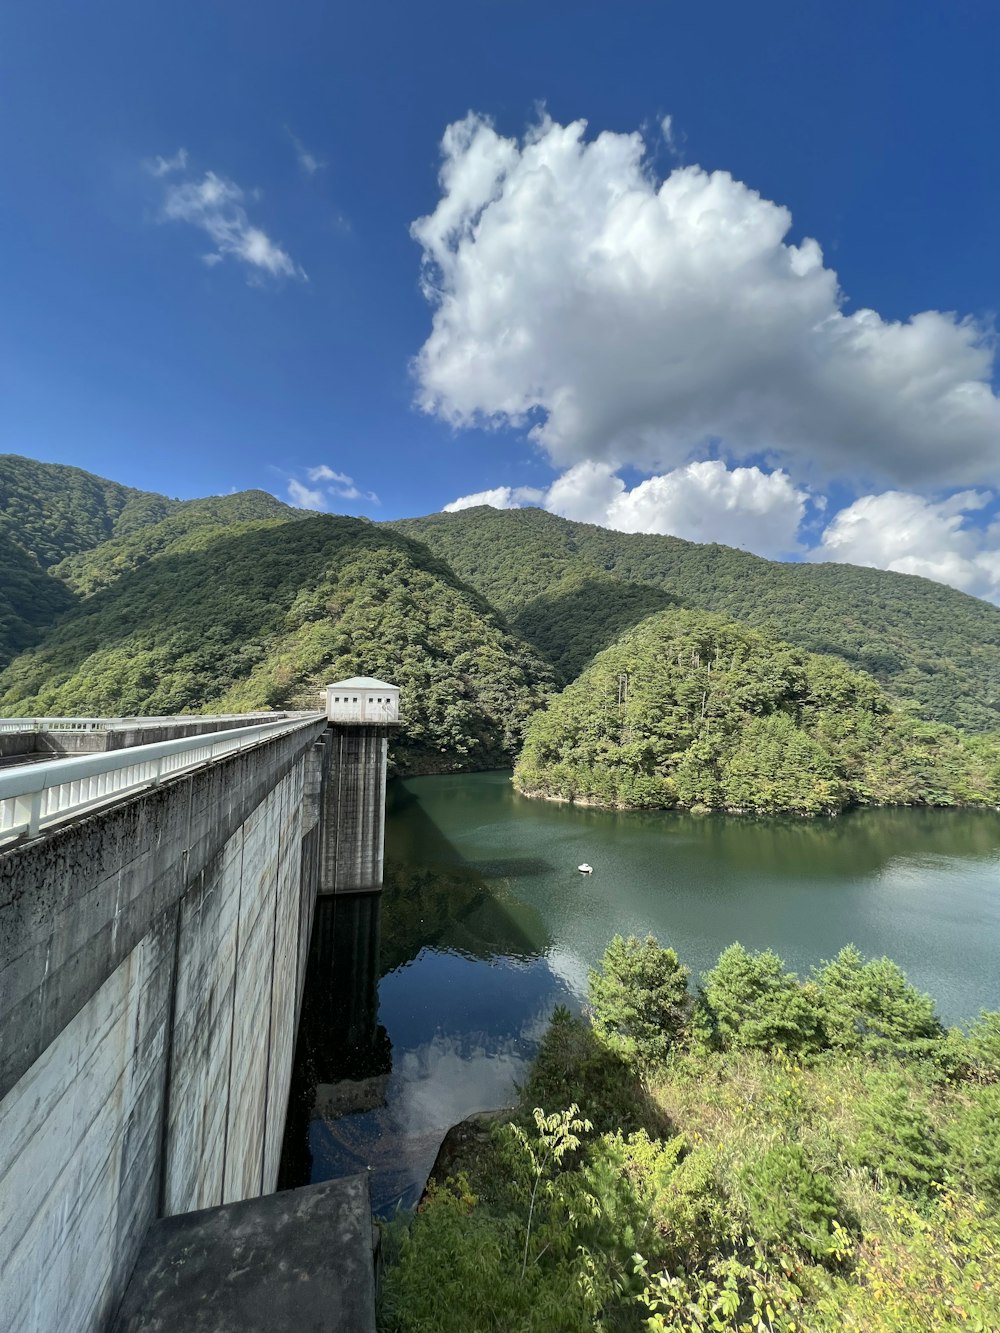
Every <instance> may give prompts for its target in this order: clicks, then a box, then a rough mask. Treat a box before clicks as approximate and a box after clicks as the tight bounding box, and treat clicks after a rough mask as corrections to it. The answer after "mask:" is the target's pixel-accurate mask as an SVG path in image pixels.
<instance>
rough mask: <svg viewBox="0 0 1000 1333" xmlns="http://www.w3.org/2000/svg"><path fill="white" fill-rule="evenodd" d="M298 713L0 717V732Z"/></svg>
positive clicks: (135, 726)
mask: <svg viewBox="0 0 1000 1333" xmlns="http://www.w3.org/2000/svg"><path fill="white" fill-rule="evenodd" d="M298 716H300V715H299V714H298V713H218V714H210V713H171V714H169V715H166V716H164V717H0V733H3V732H11V731H114V730H115V729H117V728H119V727H129V728H130V729H134V730H136V731H142V730H144V729H145V728H147V727H162V726H164V725H165V724H167V723H170V722H181V723H187V722H237V721H239V722H242V721H246V720H247V719H248V718H254V719H256V718H274V719H275V720H279V719H283V718H288V717H298Z"/></svg>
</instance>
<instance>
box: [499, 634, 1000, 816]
mask: <svg viewBox="0 0 1000 1333" xmlns="http://www.w3.org/2000/svg"><path fill="white" fill-rule="evenodd" d="M514 781H515V784H516V785H517V786H518V788H519V789H520V790H521V791H523V792H525V793H526V794H528V795H540V796H551V797H557V798H560V799H564V800H565V799H570V800H582V801H587V802H591V803H595V804H599V805H611V806H615V805H617V806H625V807H631V806H645V807H670V806H686V807H695V808H704V809H710V810H711V809H716V810H717V809H725V810H736V811H741V812H750V813H754V814H758V813H759V814H777V813H783V812H794V813H798V814H819V813H822V812H833V811H838V810H842V809H844V808H845V807H846V806H848V805H856V804H880V805H881V804H901V805H903V804H931V805H953V804H965V803H973V804H976V803H989V804H996V803H997V802H998V800H1000V745H997V744H995V743H993V742H991V741H989V740H987V739H986V738H985V737H983V738H978V737H968V738H966V737H962V736H960V735H959V733H958V732H956V731H955V730H954V729H953V728H951V727H947V726H942V725H940V724H935V723H926V722H920V721H918V720H916V719H914V718H912V717H910V716H909V715H907V714H905V713H903V712H901V711H900V710H899V709H896V708H894V707H893V706H892V705H891V703H890V701H889V699H888V697H887V696H886V694H885V692H884V691H883V690H882V688H881V687H880V686H879V685H878V684H877V682H876V681H874V680H873V679H872V678H871V677H870V676H867V675H865V674H863V673H861V672H856V671H851V670H849V669H848V668H847V667H846V666H845V665H844V664H843V663H842V662H839V661H837V660H836V659H835V658H833V657H825V656H819V655H817V654H811V653H806V652H803V651H802V649H800V648H795V647H793V646H792V645H791V644H788V643H784V642H782V641H781V640H780V639H778V638H776V637H774V636H772V635H771V634H769V633H766V632H760V631H757V630H751V629H749V628H748V627H747V626H746V625H742V624H739V623H737V622H735V621H732V620H727V619H726V618H725V617H723V616H719V615H715V614H713V613H711V612H705V611H685V610H673V611H665V612H661V613H659V614H658V615H654V616H651V617H650V618H649V619H647V620H644V621H643V622H642V623H641V624H639V625H638V626H636V627H635V628H634V629H632V630H630V631H628V632H627V633H626V634H625V635H623V636H622V638H621V639H620V640H619V641H618V642H617V643H616V644H614V645H613V646H612V647H610V648H606V649H605V650H604V651H603V652H601V653H599V654H598V656H597V657H596V658H595V659H594V661H593V663H592V664H591V665H590V666H589V667H588V668H587V669H586V670H585V671H584V672H583V674H582V675H581V676H580V677H579V678H578V679H577V680H576V681H574V682H573V684H571V685H569V686H567V688H566V689H565V690H564V691H563V693H562V694H561V695H559V696H558V697H557V698H555V699H553V700H552V701H551V703H550V705H549V707H548V709H547V710H546V711H544V712H540V713H538V714H537V715H536V716H535V718H534V719H533V720H532V722H531V724H530V726H529V727H528V731H527V735H526V737H525V745H524V749H523V751H522V753H521V757H520V759H519V761H518V764H517V768H516V770H515V774H514Z"/></svg>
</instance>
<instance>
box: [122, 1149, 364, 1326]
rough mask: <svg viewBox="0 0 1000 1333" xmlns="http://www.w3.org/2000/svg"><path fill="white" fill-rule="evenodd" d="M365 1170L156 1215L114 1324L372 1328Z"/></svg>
mask: <svg viewBox="0 0 1000 1333" xmlns="http://www.w3.org/2000/svg"><path fill="white" fill-rule="evenodd" d="M373 1248H374V1247H373V1229H372V1215H371V1204H370V1202H369V1198H368V1177H367V1176H364V1175H356V1176H346V1177H344V1178H343V1179H342V1180H332V1181H329V1182H327V1183H325V1184H322V1185H308V1186H306V1187H305V1188H304V1189H298V1190H286V1191H285V1192H283V1193H281V1194H271V1195H269V1196H268V1197H267V1198H266V1199H250V1200H247V1201H246V1202H244V1203H234V1204H228V1205H226V1206H225V1207H222V1208H212V1209H209V1210H206V1211H204V1212H198V1213H188V1214H187V1215H186V1216H184V1217H171V1218H166V1219H164V1220H163V1221H160V1222H157V1223H155V1225H154V1226H153V1227H152V1228H151V1230H150V1232H149V1236H148V1237H147V1240H146V1243H145V1245H144V1246H143V1250H142V1253H141V1254H140V1256H139V1262H138V1264H137V1265H136V1271H135V1276H134V1277H133V1279H132V1282H131V1283H130V1285H129V1289H128V1292H127V1293H126V1296H125V1300H124V1302H123V1304H122V1308H121V1311H120V1313H119V1315H118V1318H117V1320H116V1322H115V1324H114V1328H113V1333H163V1330H178V1333H180V1331H181V1330H183V1333H278V1331H279V1330H284V1329H289V1330H293V1331H294V1333H375V1275H374V1253H373Z"/></svg>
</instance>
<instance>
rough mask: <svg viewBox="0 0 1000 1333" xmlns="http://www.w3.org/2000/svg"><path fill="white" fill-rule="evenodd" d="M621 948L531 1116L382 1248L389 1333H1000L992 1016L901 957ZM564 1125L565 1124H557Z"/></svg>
mask: <svg viewBox="0 0 1000 1333" xmlns="http://www.w3.org/2000/svg"><path fill="white" fill-rule="evenodd" d="M688 981H689V978H688V974H687V970H686V969H685V968H684V967H682V966H681V964H680V963H679V962H678V960H677V958H676V955H675V954H674V953H673V952H672V951H671V950H667V949H661V948H660V947H659V945H658V944H657V942H656V941H655V940H653V939H652V938H648V939H646V940H645V941H639V940H636V939H629V940H622V939H621V938H616V939H615V940H613V941H612V943H611V945H610V946H609V948H608V950H607V952H606V954H605V956H604V960H603V963H602V966H601V968H600V970H599V971H597V972H595V973H592V975H591V988H590V998H591V1018H590V1021H588V1020H587V1019H586V1018H578V1017H574V1016H573V1015H571V1014H570V1013H569V1012H568V1011H567V1010H565V1009H558V1010H557V1011H556V1012H555V1014H554V1016H553V1019H552V1022H551V1025H550V1027H549V1030H548V1033H547V1034H546V1036H545V1038H544V1040H543V1042H542V1046H541V1051H540V1054H539V1056H538V1058H537V1060H536V1061H535V1064H534V1066H533V1068H532V1071H531V1074H530V1077H529V1078H528V1080H527V1082H526V1084H525V1086H524V1088H523V1089H522V1090H521V1097H520V1105H519V1107H518V1109H517V1112H516V1113H515V1114H514V1115H513V1116H512V1117H511V1118H510V1119H509V1120H507V1121H504V1122H503V1123H497V1124H495V1125H494V1126H493V1128H492V1130H491V1131H490V1135H489V1140H488V1142H487V1143H486V1144H485V1146H483V1147H481V1148H478V1149H476V1150H475V1151H474V1152H472V1153H470V1155H469V1160H468V1161H466V1162H464V1163H462V1166H463V1167H464V1170H461V1171H459V1172H458V1173H457V1174H456V1175H455V1176H454V1177H453V1178H449V1179H448V1180H446V1181H443V1182H437V1183H432V1184H431V1186H430V1187H429V1189H428V1192H427V1195H426V1197H425V1199H424V1201H423V1203H422V1204H421V1207H420V1208H419V1209H418V1211H417V1213H416V1215H415V1216H413V1217H412V1218H410V1219H408V1220H403V1221H397V1222H396V1223H394V1224H393V1225H392V1226H391V1227H390V1228H389V1229H388V1231H387V1233H386V1236H385V1247H386V1253H387V1268H386V1271H385V1274H384V1280H383V1284H382V1293H381V1306H380V1327H381V1329H382V1330H383V1331H384V1333H422V1331H424V1330H426V1331H430V1330H434V1333H451V1330H455V1333H459V1331H461V1333H477V1331H478V1330H501V1329H502V1330H506V1331H507V1333H522V1331H524V1333H528V1331H529V1330H530V1331H537V1333H574V1331H575V1330H586V1329H592V1328H598V1329H606V1330H630V1329H635V1330H639V1329H648V1330H652V1331H653V1333H665V1331H666V1330H671V1331H674V1330H676V1331H677V1333H680V1331H681V1330H699V1329H733V1330H746V1331H748V1333H749V1331H753V1333H765V1331H768V1333H772V1331H773V1333H778V1331H779V1330H780V1331H782V1333H795V1331H796V1330H824V1331H826V1330H829V1331H830V1333H832V1331H833V1330H840V1329H852V1330H880V1331H881V1330H884V1331H885V1333H903V1330H907V1331H909V1330H914V1331H915V1330H928V1329H934V1330H938V1329H969V1330H978V1331H979V1333H986V1331H987V1330H997V1329H998V1328H1000V1014H997V1013H993V1014H983V1015H982V1016H981V1017H980V1019H979V1020H978V1021H977V1022H976V1023H975V1024H974V1025H973V1027H972V1029H971V1030H970V1032H969V1033H968V1034H962V1033H961V1032H958V1031H950V1032H949V1031H945V1030H944V1028H943V1027H942V1025H941V1023H940V1022H939V1020H938V1019H937V1016H936V1014H935V1012H934V1005H933V1003H932V1001H931V1000H930V999H929V998H928V997H926V996H923V995H920V994H919V993H918V992H916V991H915V990H914V989H913V987H911V986H910V985H909V984H908V983H907V981H906V978H905V977H904V976H903V974H902V973H901V972H900V970H899V969H898V968H897V967H896V966H895V964H893V963H891V962H889V961H888V960H886V959H879V960H873V961H870V962H867V963H866V962H865V961H864V960H863V959H862V958H861V956H860V955H859V954H858V953H857V951H856V950H854V949H853V948H847V949H845V950H844V951H842V953H841V954H840V955H839V956H838V957H837V958H836V959H835V960H833V961H832V962H831V963H828V964H826V965H825V966H824V967H822V968H820V969H819V970H818V971H816V972H815V973H814V974H813V975H812V976H811V977H810V978H809V979H808V980H806V981H800V979H799V978H797V977H795V976H794V975H791V974H788V973H786V971H785V969H784V966H783V964H782V962H781V960H780V959H779V958H777V957H776V956H775V955H774V954H773V953H770V952H765V953H762V954H756V955H754V954H750V953H748V952H747V951H746V950H744V949H743V948H741V947H740V946H739V945H733V946H732V947H731V948H730V949H727V950H726V951H725V953H723V955H722V956H721V957H720V959H719V961H718V963H717V965H716V967H715V968H713V969H712V970H711V971H710V972H709V973H708V974H706V976H705V977H704V978H703V979H702V985H701V986H700V987H699V988H698V990H697V993H696V994H695V995H694V996H692V995H691V994H690V991H689V985H688ZM546 1108H547V1109H546Z"/></svg>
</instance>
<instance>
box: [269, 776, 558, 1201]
mask: <svg viewBox="0 0 1000 1333" xmlns="http://www.w3.org/2000/svg"><path fill="white" fill-rule="evenodd" d="M389 804H390V808H391V809H392V810H393V811H394V813H395V814H397V815H398V814H399V812H400V811H401V810H402V811H403V812H404V813H405V819H404V820H403V821H402V822H400V821H398V820H397V821H395V822H394V823H393V830H394V836H393V839H392V843H391V848H390V855H389V856H388V858H387V863H386V867H385V874H384V888H383V891H382V892H381V893H374V894H371V893H369V894H356V895H354V894H352V895H341V896H336V897H326V898H321V899H319V901H318V903H317V910H316V917H315V922H314V926H313V935H312V940H311V944H310V952H309V962H308V969H307V975H306V984H305V990H304V995H303V1005H302V1015H301V1019H300V1024H299V1034H298V1041H297V1046H296V1054H295V1063H294V1068H293V1076H292V1087H291V1093H290V1099H289V1112H288V1120H287V1125H286V1131H285V1140H284V1145H283V1157H282V1170H281V1179H280V1187H281V1188H285V1189H288V1188H294V1187H296V1186H298V1185H303V1184H307V1183H309V1182H315V1181H320V1180H328V1179H332V1178H335V1177H337V1176H340V1175H345V1174H350V1173H352V1172H355V1171H358V1170H365V1169H367V1170H369V1172H370V1185H371V1193H372V1201H373V1206H374V1208H375V1211H376V1212H377V1213H382V1214H385V1213H388V1212H391V1211H393V1209H394V1208H395V1207H397V1206H399V1205H400V1204H402V1205H403V1206H408V1205H410V1204H413V1203H415V1202H416V1200H417V1199H418V1198H419V1195H420V1193H421V1192H422V1190H423V1187H424V1184H425V1181H426V1176H427V1172H428V1171H429V1169H430V1167H431V1165H432V1163H433V1160H434V1157H435V1155H436V1153H437V1150H438V1147H439V1146H440V1142H441V1139H442V1138H443V1136H444V1134H445V1132H446V1131H447V1130H448V1129H449V1128H450V1127H451V1125H453V1124H454V1123H456V1121H458V1120H461V1119H462V1118H464V1117H465V1116H467V1115H469V1114H471V1113H472V1112H473V1111H478V1110H485V1109H490V1108H492V1107H495V1106H498V1105H503V1104H505V1103H506V1102H509V1101H510V1100H511V1098H512V1093H513V1084H514V1081H515V1079H516V1078H519V1077H520V1076H522V1075H523V1073H524V1072H525V1070H526V1068H527V1066H528V1063H529V1061H530V1059H531V1057H532V1056H533V1054H534V1051H535V1049H536V1046H537V1041H538V1039H539V1037H540V1035H541V1033H542V1031H543V1030H544V1027H545V1024H546V1022H547V1019H548V1014H549V1012H550V1011H551V1008H552V1006H553V1004H555V1003H557V1002H558V1001H559V1000H561V999H562V1000H565V999H569V998H570V997H569V996H568V995H565V994H563V993H562V990H561V988H560V985H559V982H558V979H557V978H554V977H553V976H552V974H551V972H550V970H549V968H548V965H547V963H546V962H545V961H544V955H545V953H546V950H547V949H548V947H549V944H550V939H549V936H548V933H547V931H546V928H545V924H544V921H543V918H542V916H541V914H540V913H539V912H538V911H537V910H536V909H535V908H533V907H530V906H529V905H527V904H526V903H524V902H522V901H521V900H520V899H519V898H518V897H517V895H516V894H515V893H513V892H512V891H511V888H510V877H511V872H512V871H513V873H514V874H516V875H517V876H518V877H520V876H530V874H531V864H532V862H533V861H535V860H538V858H531V857H516V858H498V859H497V860H495V861H493V862H491V863H490V865H489V866H488V868H487V870H486V873H484V869H483V868H481V867H480V866H478V865H475V864H467V863H466V862H465V860H464V858H463V857H462V856H461V854H460V853H459V851H458V850H457V849H456V847H455V846H454V844H453V843H452V842H451V840H450V839H449V838H448V837H446V836H445V835H444V834H443V833H442V832H441V830H440V829H439V827H438V826H437V825H436V824H435V822H434V821H433V820H432V819H431V818H429V817H428V816H427V814H426V812H425V811H424V810H423V809H422V807H421V805H420V804H419V802H417V801H416V800H415V799H413V798H411V797H410V795H409V793H408V792H406V791H405V789H403V788H402V784H400V783H394V784H392V786H391V787H390V792H389ZM542 866H543V868H544V862H542Z"/></svg>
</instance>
